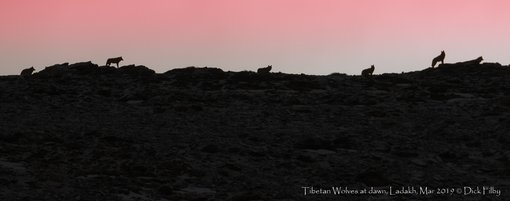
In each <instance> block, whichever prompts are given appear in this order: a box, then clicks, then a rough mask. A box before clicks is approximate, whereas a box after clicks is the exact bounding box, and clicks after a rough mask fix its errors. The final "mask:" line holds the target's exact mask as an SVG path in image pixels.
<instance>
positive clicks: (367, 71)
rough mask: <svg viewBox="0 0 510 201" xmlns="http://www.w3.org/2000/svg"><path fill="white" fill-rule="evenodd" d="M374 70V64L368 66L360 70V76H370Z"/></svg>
mask: <svg viewBox="0 0 510 201" xmlns="http://www.w3.org/2000/svg"><path fill="white" fill-rule="evenodd" d="M374 70H375V66H374V65H372V66H370V68H367V69H363V70H362V71H361V76H363V77H368V76H371V75H372V74H373V73H374Z"/></svg>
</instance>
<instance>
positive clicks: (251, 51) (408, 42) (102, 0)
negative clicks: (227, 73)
mask: <svg viewBox="0 0 510 201" xmlns="http://www.w3.org/2000/svg"><path fill="white" fill-rule="evenodd" d="M508 8H510V1H506V0H0V27H1V28H0V44H1V45H0V74H4V75H5V74H18V73H19V72H20V71H21V69H23V68H27V67H30V66H34V67H35V68H36V69H37V70H41V69H43V68H44V67H45V66H49V65H52V64H55V63H64V62H70V63H73V62H80V61H89V60H91V61H93V62H94V63H98V64H101V65H102V64H104V63H105V62H106V59H107V58H108V57H117V56H123V57H124V60H125V61H123V63H121V65H127V64H142V65H146V66H148V67H150V68H152V69H154V70H156V71H157V72H165V71H167V70H170V69H172V68H178V67H186V66H216V67H220V68H222V69H224V70H232V71H240V70H256V68H258V67H263V66H267V65H270V64H271V65H273V69H274V70H275V71H281V72H287V73H307V74H329V73H332V72H342V73H348V74H359V72H360V70H361V69H363V68H367V67H370V65H371V64H375V66H376V70H375V73H377V74H380V73H385V72H402V71H412V70H419V69H423V68H425V67H429V66H430V63H431V60H432V58H433V57H435V56H437V55H439V53H440V51H441V50H445V51H446V59H445V61H446V62H458V61H463V60H470V59H474V58H476V57H478V56H483V57H484V58H485V60H486V62H500V63H502V64H505V65H506V64H509V63H510V56H508V54H509V53H510V39H509V37H510V26H509V24H508V20H509V19H510V11H509V10H508Z"/></svg>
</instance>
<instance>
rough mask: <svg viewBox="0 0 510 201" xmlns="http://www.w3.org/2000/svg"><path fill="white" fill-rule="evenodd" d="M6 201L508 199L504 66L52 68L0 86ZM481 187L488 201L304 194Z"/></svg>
mask: <svg viewBox="0 0 510 201" xmlns="http://www.w3.org/2000/svg"><path fill="white" fill-rule="evenodd" d="M0 105H1V106H0V183H1V187H0V200H126V201H127V200H231V201H234V200H282V201H283V200H339V199H344V198H345V199H350V200H438V199H441V200H504V199H505V198H509V197H510V188H509V187H510V177H509V175H510V148H509V146H508V144H510V135H509V134H508V133H509V131H510V67H509V66H502V65H500V64H497V63H484V64H476V65H475V64H473V65H471V64H469V65H468V64H443V65H440V66H439V67H438V68H429V69H425V70H423V71H417V72H409V73H402V74H382V75H374V76H372V77H370V78H363V77H360V76H347V75H344V74H338V73H335V74H331V75H328V76H312V75H303V74H301V75H294V74H284V73H269V74H257V73H255V72H250V71H243V72H224V71H223V70H221V69H218V68H196V67H188V68H183V69H174V70H170V71H168V72H166V73H162V74H157V73H155V72H154V71H153V70H151V69H149V68H147V67H145V66H136V65H131V66H123V67H120V68H113V67H106V66H101V67H99V66H98V65H96V64H93V63H91V62H83V63H77V64H67V63H65V64H58V65H54V66H50V67H47V68H45V69H44V70H42V71H40V72H38V73H35V74H34V75H32V76H30V77H27V78H21V77H19V76H3V77H0ZM390 185H391V186H430V187H444V186H446V187H450V186H452V187H453V186H455V187H457V186H470V185H471V186H481V185H490V186H496V187H498V188H500V189H502V195H501V196H500V197H495V196H482V195H472V196H393V197H391V196H383V195H378V196H344V197H339V196H334V195H303V189H302V187H307V186H313V187H316V188H319V187H322V188H330V187H331V186H346V187H350V188H362V187H372V186H376V187H377V186H390Z"/></svg>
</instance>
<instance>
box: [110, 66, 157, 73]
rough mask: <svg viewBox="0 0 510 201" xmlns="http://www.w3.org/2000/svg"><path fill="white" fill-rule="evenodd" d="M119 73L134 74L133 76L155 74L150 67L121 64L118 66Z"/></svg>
mask: <svg viewBox="0 0 510 201" xmlns="http://www.w3.org/2000/svg"><path fill="white" fill-rule="evenodd" d="M118 71H119V73H123V74H129V75H135V76H150V75H154V74H156V72H155V71H154V70H152V69H149V68H147V67H145V66H136V65H128V66H121V67H120V68H118Z"/></svg>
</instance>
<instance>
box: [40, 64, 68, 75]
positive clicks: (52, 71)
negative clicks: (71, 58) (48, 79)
mask: <svg viewBox="0 0 510 201" xmlns="http://www.w3.org/2000/svg"><path fill="white" fill-rule="evenodd" d="M68 67H69V63H63V64H55V65H53V66H48V67H46V68H44V69H43V70H41V71H39V72H38V73H36V74H37V75H39V76H61V75H63V74H65V73H67V72H68V71H69V68H68Z"/></svg>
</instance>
